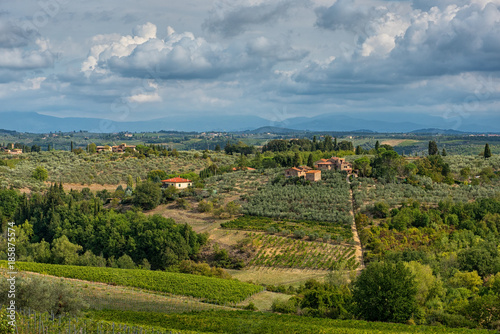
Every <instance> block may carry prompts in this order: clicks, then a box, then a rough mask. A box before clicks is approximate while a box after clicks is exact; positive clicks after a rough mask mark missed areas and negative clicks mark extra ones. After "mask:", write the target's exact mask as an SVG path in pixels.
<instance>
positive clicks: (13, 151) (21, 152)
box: [5, 148, 23, 155]
mask: <svg viewBox="0 0 500 334" xmlns="http://www.w3.org/2000/svg"><path fill="white" fill-rule="evenodd" d="M5 152H7V153H9V154H14V155H18V154H23V150H22V149H20V148H14V149H12V150H6V151H5Z"/></svg>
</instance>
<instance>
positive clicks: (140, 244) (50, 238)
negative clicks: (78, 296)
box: [0, 185, 206, 269]
mask: <svg viewBox="0 0 500 334" xmlns="http://www.w3.org/2000/svg"><path fill="white" fill-rule="evenodd" d="M155 186H156V185H155ZM16 210H17V211H16V212H17V214H16V215H15V217H14V218H15V219H14V220H15V222H16V225H17V226H16V229H17V230H16V237H17V240H16V241H17V246H18V247H17V248H18V249H17V252H16V253H17V254H16V255H17V257H18V258H17V259H18V260H29V261H33V260H36V261H52V262H55V263H61V264H62V263H68V264H69V263H71V264H88V263H93V265H102V263H103V261H104V260H105V259H109V258H111V257H114V259H119V258H120V257H122V256H124V255H128V256H130V257H131V258H132V260H133V261H134V263H136V264H140V263H142V262H143V260H144V259H147V261H148V262H149V263H150V264H151V266H152V268H153V269H164V268H166V267H168V266H170V265H175V264H178V263H179V262H180V261H182V260H187V259H190V258H194V257H195V256H196V254H197V253H198V252H199V249H200V246H202V245H203V244H204V243H205V242H206V236H204V235H198V234H196V233H194V232H193V230H192V229H191V227H189V226H188V225H177V224H175V222H174V221H173V220H172V219H167V218H164V217H161V216H158V215H154V216H146V215H144V214H142V213H140V212H135V211H127V212H126V213H124V214H122V213H117V212H114V211H113V210H106V209H103V208H102V202H101V200H100V199H98V198H95V197H93V195H92V193H90V192H87V191H82V192H72V193H69V194H66V193H64V192H63V191H62V190H61V189H60V187H58V186H52V187H50V188H49V190H48V191H47V192H46V194H45V195H44V196H40V195H39V194H34V195H32V196H31V198H29V199H28V198H23V199H22V200H21V201H20V203H19V205H18V208H17V209H16ZM28 220H29V222H30V223H28V224H26V221H28ZM47 243H50V244H52V250H49V249H48V244H47ZM0 246H1V247H0V250H3V251H4V252H5V251H6V247H7V244H6V242H5V239H0ZM88 251H90V252H88ZM47 252H48V253H49V256H47ZM81 252H85V253H84V254H83V255H79V254H80V253H81ZM51 253H52V254H51ZM50 254H51V255H52V256H50ZM94 254H99V257H96V256H95V255H94ZM47 257H48V258H49V259H47Z"/></svg>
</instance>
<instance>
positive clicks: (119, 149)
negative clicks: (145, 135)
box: [96, 144, 135, 153]
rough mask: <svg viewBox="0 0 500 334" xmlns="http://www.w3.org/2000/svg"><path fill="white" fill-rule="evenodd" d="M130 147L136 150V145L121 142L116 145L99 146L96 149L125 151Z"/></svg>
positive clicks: (100, 150)
mask: <svg viewBox="0 0 500 334" xmlns="http://www.w3.org/2000/svg"><path fill="white" fill-rule="evenodd" d="M127 148H130V149H132V151H135V145H127V144H121V145H116V146H107V145H106V146H97V147H96V151H97V153H99V152H115V153H123V152H125V149H127Z"/></svg>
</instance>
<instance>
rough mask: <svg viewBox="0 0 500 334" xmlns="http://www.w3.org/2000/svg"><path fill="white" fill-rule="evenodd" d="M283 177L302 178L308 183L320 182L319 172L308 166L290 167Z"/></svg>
mask: <svg viewBox="0 0 500 334" xmlns="http://www.w3.org/2000/svg"><path fill="white" fill-rule="evenodd" d="M285 177H303V178H305V179H306V180H309V181H314V182H316V181H320V180H321V171H320V170H313V169H312V168H310V167H308V166H299V167H292V168H289V169H287V170H285Z"/></svg>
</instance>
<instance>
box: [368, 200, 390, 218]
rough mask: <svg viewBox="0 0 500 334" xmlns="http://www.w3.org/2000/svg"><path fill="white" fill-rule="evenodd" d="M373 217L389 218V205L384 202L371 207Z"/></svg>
mask: <svg viewBox="0 0 500 334" xmlns="http://www.w3.org/2000/svg"><path fill="white" fill-rule="evenodd" d="M372 213H373V216H374V217H377V218H386V217H388V216H389V205H388V204H387V203H385V202H377V203H375V204H374V205H373V210H372Z"/></svg>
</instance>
